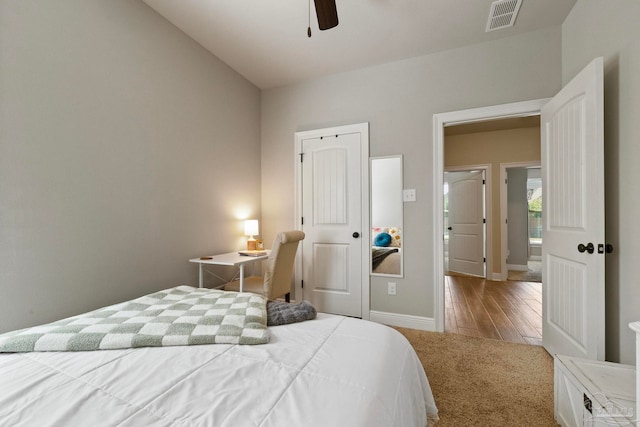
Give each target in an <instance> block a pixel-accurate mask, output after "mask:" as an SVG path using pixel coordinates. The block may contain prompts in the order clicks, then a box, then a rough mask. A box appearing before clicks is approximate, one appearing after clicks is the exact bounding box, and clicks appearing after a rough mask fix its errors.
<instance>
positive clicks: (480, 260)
mask: <svg viewBox="0 0 640 427" xmlns="http://www.w3.org/2000/svg"><path fill="white" fill-rule="evenodd" d="M447 181H448V183H449V227H448V228H449V230H448V231H449V271H454V272H457V273H463V274H470V275H473V276H481V277H485V268H484V267H485V262H484V257H485V255H484V247H485V236H484V227H485V225H484V218H485V216H484V188H483V185H484V172H483V171H473V172H448V173H447Z"/></svg>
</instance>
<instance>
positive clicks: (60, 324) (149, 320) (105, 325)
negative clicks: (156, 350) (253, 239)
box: [0, 286, 269, 353]
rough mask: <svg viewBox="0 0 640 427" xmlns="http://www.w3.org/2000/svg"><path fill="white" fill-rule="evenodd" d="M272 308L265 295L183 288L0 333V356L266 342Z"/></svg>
mask: <svg viewBox="0 0 640 427" xmlns="http://www.w3.org/2000/svg"><path fill="white" fill-rule="evenodd" d="M266 306H267V299H266V298H265V297H263V296H262V295H257V294H252V293H238V292H224V291H218V290H213V289H203V288H194V287H191V286H177V287H175V288H171V289H166V290H163V291H160V292H156V293H153V294H150V295H145V296H143V297H140V298H137V299H134V300H131V301H128V302H124V303H120V304H116V305H112V306H109V307H104V308H101V309H98V310H95V311H91V312H89V313H85V314H81V315H78V316H74V317H69V318H67V319H63V320H59V321H57V322H53V323H49V324H46V325H41V326H35V327H33V328H28V329H22V330H19V331H14V332H9V333H6V334H3V335H0V352H3V353H21V352H29V351H87V350H105V349H122V348H133V347H162V346H174V345H197V344H265V343H267V342H269V331H268V330H267V308H266Z"/></svg>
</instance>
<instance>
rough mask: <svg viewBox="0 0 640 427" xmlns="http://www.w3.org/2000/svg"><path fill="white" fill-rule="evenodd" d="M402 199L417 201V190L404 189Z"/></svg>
mask: <svg viewBox="0 0 640 427" xmlns="http://www.w3.org/2000/svg"><path fill="white" fill-rule="evenodd" d="M402 200H403V201H405V202H415V201H416V190H415V188H410V189H406V190H402Z"/></svg>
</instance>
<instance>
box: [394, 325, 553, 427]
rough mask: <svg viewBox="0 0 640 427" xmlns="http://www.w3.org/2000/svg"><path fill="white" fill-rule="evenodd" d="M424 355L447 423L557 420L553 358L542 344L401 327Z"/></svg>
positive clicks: (442, 418) (513, 423) (536, 423)
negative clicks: (555, 417)
mask: <svg viewBox="0 0 640 427" xmlns="http://www.w3.org/2000/svg"><path fill="white" fill-rule="evenodd" d="M396 329H397V330H398V331H400V332H401V333H402V334H403V335H404V336H405V337H407V339H408V340H409V342H411V344H412V345H413V347H414V348H415V350H416V353H417V354H418V357H419V358H420V360H421V361H422V365H423V366H424V369H425V372H426V373H427V377H428V378H429V382H430V384H431V389H432V390H433V394H434V396H435V399H436V405H437V406H438V410H439V415H440V422H439V423H438V424H437V427H447V426H455V427H461V426H492V427H493V426H537V427H543V426H556V425H557V424H556V423H555V421H554V419H553V359H552V358H551V356H549V354H548V353H547V352H546V351H545V350H544V349H543V348H542V347H538V346H530V345H524V344H514V343H509V342H504V341H497V340H491V339H484V338H477V337H468V336H463V335H457V334H448V333H435V332H426V331H417V330H414V329H405V328H396Z"/></svg>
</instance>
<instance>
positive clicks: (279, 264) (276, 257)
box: [264, 230, 304, 299]
mask: <svg viewBox="0 0 640 427" xmlns="http://www.w3.org/2000/svg"><path fill="white" fill-rule="evenodd" d="M302 239H304V233H303V232H302V231H299V230H293V231H282V232H280V233H278V234H277V235H276V238H275V239H274V240H273V247H272V248H271V254H270V255H269V260H268V261H267V268H266V271H265V273H264V295H266V296H267V298H269V299H276V298H278V297H281V296H283V295H285V294H288V293H289V292H291V278H292V277H293V268H294V263H295V259H296V251H297V250H298V243H299V242H300V240H302Z"/></svg>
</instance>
